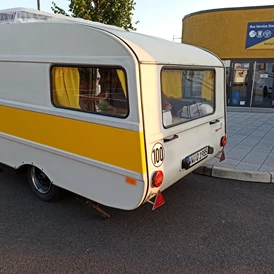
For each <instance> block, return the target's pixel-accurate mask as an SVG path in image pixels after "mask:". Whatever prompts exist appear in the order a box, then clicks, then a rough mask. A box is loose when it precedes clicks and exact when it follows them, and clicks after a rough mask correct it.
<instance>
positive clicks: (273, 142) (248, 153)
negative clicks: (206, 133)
mask: <svg viewBox="0 0 274 274" xmlns="http://www.w3.org/2000/svg"><path fill="white" fill-rule="evenodd" d="M225 157H226V159H225V160H224V161H223V162H219V158H220V155H219V156H217V157H215V158H213V159H211V160H209V161H207V162H206V163H205V165H206V166H208V167H223V168H229V169H235V170H246V171H248V170H250V171H262V172H263V171H265V172H274V113H255V112H227V146H226V147H225Z"/></svg>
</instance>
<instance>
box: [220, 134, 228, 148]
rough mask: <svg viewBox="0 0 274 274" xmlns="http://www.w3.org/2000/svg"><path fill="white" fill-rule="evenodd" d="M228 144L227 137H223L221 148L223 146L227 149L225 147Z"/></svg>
mask: <svg viewBox="0 0 274 274" xmlns="http://www.w3.org/2000/svg"><path fill="white" fill-rule="evenodd" d="M226 142H227V138H226V136H223V137H222V138H221V146H222V147H225V146H226Z"/></svg>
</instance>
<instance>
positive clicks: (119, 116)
mask: <svg viewBox="0 0 274 274" xmlns="http://www.w3.org/2000/svg"><path fill="white" fill-rule="evenodd" d="M55 67H57V68H58V67H59V68H60V67H61V68H78V69H79V68H94V69H97V68H98V69H100V68H101V69H108V68H109V69H120V70H122V71H123V72H124V76H125V82H126V83H125V84H126V95H127V97H126V102H127V107H128V108H127V114H126V115H125V116H121V115H116V114H111V113H106V112H96V111H87V110H81V109H77V108H71V107H63V106H58V105H56V104H55V103H54V98H53V86H52V84H53V80H52V70H53V68H55ZM49 74H50V101H51V104H52V106H54V107H55V108H57V109H66V110H71V111H76V112H80V113H88V114H95V115H100V116H106V117H112V118H119V119H126V118H128V116H129V114H130V106H129V92H128V77H127V73H126V70H125V68H123V67H122V66H119V65H87V64H78V65H76V64H62V63H54V64H51V65H50V69H49Z"/></svg>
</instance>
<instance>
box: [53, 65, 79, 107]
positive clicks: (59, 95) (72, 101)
mask: <svg viewBox="0 0 274 274" xmlns="http://www.w3.org/2000/svg"><path fill="white" fill-rule="evenodd" d="M52 79H53V101H54V103H55V104H56V105H57V106H62V107H71V108H80V104H79V95H80V94H79V87H80V76H79V71H78V69H77V68H64V67H62V68H61V67H59V68H58V67H56V68H53V70H52Z"/></svg>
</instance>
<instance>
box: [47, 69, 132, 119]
mask: <svg viewBox="0 0 274 274" xmlns="http://www.w3.org/2000/svg"><path fill="white" fill-rule="evenodd" d="M51 74H52V75H51V76H52V100H53V103H54V105H55V106H57V107H64V108H71V109H74V110H79V111H88V112H92V113H100V114H107V115H114V116H119V117H125V116H127V114H128V100H127V86H126V78H125V73H124V71H123V70H121V69H116V68H96V67H92V68H91V67H90V68H87V67H53V69H52V72H51Z"/></svg>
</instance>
